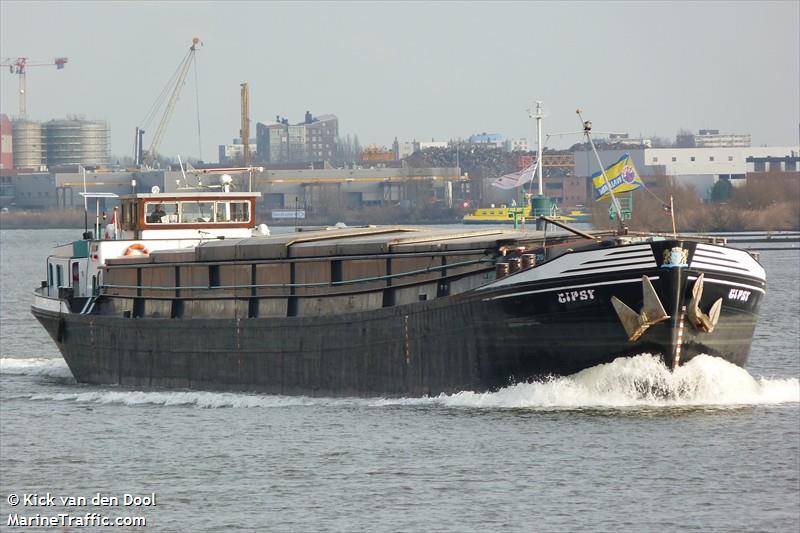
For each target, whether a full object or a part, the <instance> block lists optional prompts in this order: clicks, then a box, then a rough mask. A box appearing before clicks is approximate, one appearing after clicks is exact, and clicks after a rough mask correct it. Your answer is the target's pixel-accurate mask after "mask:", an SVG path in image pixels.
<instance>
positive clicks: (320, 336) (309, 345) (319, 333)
mask: <svg viewBox="0 0 800 533" xmlns="http://www.w3.org/2000/svg"><path fill="white" fill-rule="evenodd" d="M699 274H700V271H697V270H692V269H689V268H658V267H656V268H650V269H642V270H637V271H632V270H630V269H629V270H627V271H626V272H620V273H613V272H611V273H607V274H604V275H602V276H598V275H596V274H591V275H586V276H583V277H581V276H577V277H574V278H570V279H569V283H568V284H567V285H568V286H570V287H577V289H575V291H574V292H578V293H580V287H582V286H585V287H589V288H590V289H591V291H592V294H591V298H589V297H588V293H586V296H587V297H586V299H581V296H580V294H579V295H578V296H577V297H575V300H574V301H569V302H563V301H561V300H563V299H564V298H565V297H564V292H565V291H564V290H563V289H564V287H565V286H566V285H565V282H564V281H563V280H560V281H559V280H547V281H536V282H532V283H529V284H519V283H517V284H509V285H506V286H502V287H498V288H496V289H487V290H477V291H470V292H468V293H463V294H460V295H455V296H448V297H442V298H437V299H435V300H430V301H423V302H418V303H414V304H410V305H405V306H400V307H392V308H383V309H377V310H372V311H366V312H355V313H347V314H341V315H338V316H324V317H292V318H239V319H235V318H230V319H169V318H124V317H120V316H104V315H91V314H88V315H82V314H75V313H69V314H58V313H52V312H47V311H42V310H38V309H36V308H34V310H33V312H34V315H35V316H36V318H37V319H38V320H39V321H40V322H41V323H42V324H43V325H44V326H45V328H46V329H47V331H48V332H49V333H50V334H51V336H53V338H54V339H55V340H56V342H57V344H58V346H59V349H60V350H61V353H62V354H63V356H64V359H65V360H66V362H67V364H68V365H69V368H70V369H71V371H72V373H73V374H74V376H75V377H76V379H77V380H78V381H79V382H85V383H93V384H119V385H124V386H132V387H165V388H189V389H207V390H241V391H262V392H267V393H274V394H287V395H310V396H420V395H425V394H428V395H435V394H439V393H451V392H455V391H460V390H473V391H487V390H495V389H498V388H502V387H504V386H507V385H509V384H512V383H516V382H524V381H529V380H533V379H538V378H542V377H544V376H548V375H568V374H572V373H575V372H578V371H580V370H583V369H585V368H589V367H592V366H596V365H598V364H602V363H609V362H611V361H613V360H614V359H616V358H618V357H626V356H633V355H637V354H640V353H653V354H660V355H661V356H662V357H663V359H664V361H665V363H666V364H667V365H668V366H673V365H674V364H675V363H676V362H677V363H679V364H680V363H684V362H686V361H688V360H690V359H691V358H692V357H694V356H696V355H698V354H701V353H705V354H710V355H715V356H718V357H721V358H723V359H726V360H728V361H730V362H732V363H734V364H737V365H740V366H743V365H745V363H746V361H747V357H748V354H749V351H750V344H751V341H752V338H753V332H754V330H755V326H756V319H757V310H758V306H759V303H760V300H761V297H762V296H763V294H764V292H763V290H755V291H749V292H751V294H749V298H748V299H747V301H740V300H737V299H736V298H731V294H732V293H731V290H732V288H735V287H742V286H746V285H745V284H750V285H749V286H750V287H751V288H753V285H755V284H756V282H755V281H754V280H752V279H747V278H746V277H742V276H736V275H721V274H719V273H716V274H715V277H716V278H717V279H716V281H715V282H713V283H709V282H706V284H705V290H704V292H703V297H702V300H701V302H700V303H701V308H703V309H708V308H709V307H710V306H711V304H712V303H713V302H714V301H716V300H717V299H718V298H723V301H724V304H723V306H722V311H721V314H720V316H719V321H718V324H717V326H716V328H715V329H714V330H713V331H712V332H711V333H705V332H702V331H700V330H699V329H697V328H696V327H694V326H692V325H691V324H689V323H688V321H687V315H686V306H687V304H688V302H689V300H690V298H691V287H692V285H693V283H694V281H693V280H695V279H696V278H697V276H698V275H699ZM643 275H644V276H648V277H649V278H650V279H651V281H652V284H653V286H654V288H655V289H656V291H657V292H658V295H659V297H660V299H661V301H662V302H663V304H664V307H665V309H666V311H667V313H668V314H670V318H669V319H668V320H665V321H663V322H661V323H659V324H656V325H653V326H651V327H650V328H649V329H648V330H647V331H646V332H645V333H644V334H643V335H642V336H641V337H640V338H639V339H638V340H636V341H635V342H631V341H629V340H628V335H627V334H626V332H625V331H624V329H623V327H622V325H621V323H620V319H619V318H618V316H617V314H616V313H615V311H614V308H613V306H612V305H611V303H610V301H611V297H612V296H616V297H617V298H619V299H620V300H622V301H623V302H625V303H626V304H627V305H629V306H630V307H631V308H633V309H635V310H637V311H638V310H639V309H640V308H641V306H642V301H643V296H642V282H641V277H642V276H643ZM761 286H762V287H763V283H761ZM569 292H572V291H569ZM569 297H570V296H569V295H567V296H566V298H569ZM676 356H677V357H676Z"/></svg>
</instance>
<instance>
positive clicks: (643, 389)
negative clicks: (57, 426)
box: [0, 354, 800, 410]
mask: <svg viewBox="0 0 800 533" xmlns="http://www.w3.org/2000/svg"><path fill="white" fill-rule="evenodd" d="M0 370H1V371H2V373H5V374H27V375H46V376H58V377H62V376H65V375H66V376H69V375H70V374H69V369H68V368H67V367H66V364H65V363H64V362H63V361H62V360H60V359H10V358H3V359H0ZM24 397H26V398H30V399H32V400H51V401H74V402H80V403H96V404H122V405H130V406H138V405H163V406H188V407H200V408H226V407H227V408H270V407H291V406H311V405H325V406H360V407H372V408H383V407H390V406H433V407H436V406H442V407H457V408H470V409H515V408H522V409H534V410H536V409H538V410H549V409H583V408H593V409H604V408H612V409H613V408H627V407H653V408H660V407H671V406H675V407H681V406H722V407H724V406H741V405H774V404H782V403H800V381H798V379H797V378H788V379H768V378H758V379H756V378H754V377H753V376H751V375H750V374H749V373H748V372H747V371H746V370H745V369H743V368H741V367H738V366H736V365H734V364H731V363H728V362H727V361H724V360H722V359H719V358H717V357H710V356H707V355H700V356H697V357H695V358H693V359H692V360H691V361H689V362H688V363H686V364H684V365H682V366H680V367H679V368H678V369H677V370H675V371H674V372H673V371H670V370H669V369H668V368H667V367H666V366H664V364H663V363H662V362H661V358H660V357H656V356H652V355H648V354H643V355H638V356H636V357H632V358H620V359H617V360H615V361H614V362H612V363H608V364H604V365H598V366H596V367H593V368H589V369H586V370H584V371H582V372H579V373H577V374H574V375H572V376H567V377H558V378H552V379H550V380H548V381H545V382H536V383H520V384H517V385H512V386H509V387H506V388H504V389H501V390H499V391H497V392H487V393H475V392H459V393H456V394H450V395H445V394H443V395H440V396H436V397H430V398H428V397H424V398H398V399H382V398H372V399H356V398H344V399H334V398H311V397H304V396H276V395H267V394H251V393H231V392H202V391H127V390H108V388H105V389H93V390H76V391H74V392H57V393H42V394H32V395H25V396H24Z"/></svg>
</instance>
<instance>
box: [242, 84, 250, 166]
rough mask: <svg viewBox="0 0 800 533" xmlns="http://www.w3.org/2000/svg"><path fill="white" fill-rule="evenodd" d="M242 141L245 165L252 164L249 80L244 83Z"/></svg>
mask: <svg viewBox="0 0 800 533" xmlns="http://www.w3.org/2000/svg"><path fill="white" fill-rule="evenodd" d="M239 138H240V139H241V141H242V158H243V159H244V166H246V167H249V166H250V90H249V88H248V87H247V82H244V83H242V128H241V129H240V130H239Z"/></svg>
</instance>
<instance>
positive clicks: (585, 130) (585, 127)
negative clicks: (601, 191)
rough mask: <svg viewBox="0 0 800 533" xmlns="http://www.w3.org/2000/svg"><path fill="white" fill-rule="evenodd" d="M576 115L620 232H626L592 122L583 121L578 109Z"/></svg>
mask: <svg viewBox="0 0 800 533" xmlns="http://www.w3.org/2000/svg"><path fill="white" fill-rule="evenodd" d="M575 113H577V114H578V118H579V119H580V121H581V122H582V123H583V133H584V134H585V135H586V140H587V141H589V146H591V147H592V152H594V156H595V158H596V159H597V164H598V165H600V174H601V175H602V176H603V181H604V182H605V184H606V187H608V194H609V195H610V196H611V204H612V205H613V206H614V210H615V211H616V212H617V220H618V221H619V227H620V230H623V231H625V225H624V224H623V221H622V208H620V205H619V201H618V200H617V197H616V196H615V195H614V191H613V190H612V189H611V184H610V183H609V182H608V176H606V169H605V167H604V166H603V162H602V161H600V154H598V153H597V148H595V146H594V141H593V140H592V135H591V131H592V121H591V120H583V117H582V116H581V110H580V109H576V110H575Z"/></svg>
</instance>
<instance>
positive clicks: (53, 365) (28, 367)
mask: <svg viewBox="0 0 800 533" xmlns="http://www.w3.org/2000/svg"><path fill="white" fill-rule="evenodd" d="M0 374H13V375H18V376H48V377H55V378H68V377H72V373H71V372H70V371H69V367H68V366H67V363H65V362H64V360H63V359H51V358H46V357H31V358H19V359H18V358H15V357H3V358H0Z"/></svg>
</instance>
